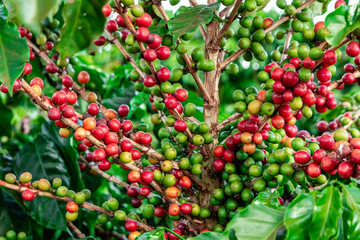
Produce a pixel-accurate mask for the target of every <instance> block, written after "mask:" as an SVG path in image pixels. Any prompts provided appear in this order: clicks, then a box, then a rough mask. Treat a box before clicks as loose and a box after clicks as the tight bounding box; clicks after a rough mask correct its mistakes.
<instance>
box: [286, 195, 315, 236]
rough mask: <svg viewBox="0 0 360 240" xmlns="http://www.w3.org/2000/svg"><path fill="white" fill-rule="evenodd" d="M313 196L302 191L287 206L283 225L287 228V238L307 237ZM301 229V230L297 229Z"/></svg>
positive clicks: (311, 214)
mask: <svg viewBox="0 0 360 240" xmlns="http://www.w3.org/2000/svg"><path fill="white" fill-rule="evenodd" d="M313 202H314V196H313V195H309V194H305V193H302V194H301V195H299V196H297V197H296V198H295V199H294V200H293V201H292V202H291V203H290V204H289V206H288V207H287V209H286V212H285V218H284V225H285V227H286V229H287V239H292V240H297V239H298V240H302V239H309V231H308V229H309V226H310V222H311V219H312V216H313V208H314V203H313ZM299 229H301V231H299Z"/></svg>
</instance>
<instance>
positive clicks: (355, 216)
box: [342, 186, 360, 239]
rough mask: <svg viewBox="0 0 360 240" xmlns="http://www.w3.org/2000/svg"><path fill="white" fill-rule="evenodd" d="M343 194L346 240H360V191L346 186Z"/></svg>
mask: <svg viewBox="0 0 360 240" xmlns="http://www.w3.org/2000/svg"><path fill="white" fill-rule="evenodd" d="M342 192H343V195H344V198H343V207H344V213H343V226H344V234H345V239H360V228H359V226H360V189H359V188H355V187H349V186H346V187H343V188H342Z"/></svg>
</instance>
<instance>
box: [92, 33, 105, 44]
mask: <svg viewBox="0 0 360 240" xmlns="http://www.w3.org/2000/svg"><path fill="white" fill-rule="evenodd" d="M105 43H106V38H105V36H103V35H101V36H100V37H99V38H98V39H95V40H94V44H95V45H96V46H103V45H104V44H105Z"/></svg>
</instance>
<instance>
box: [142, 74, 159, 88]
mask: <svg viewBox="0 0 360 240" xmlns="http://www.w3.org/2000/svg"><path fill="white" fill-rule="evenodd" d="M155 84H156V79H155V78H154V77H153V76H146V77H145V79H144V85H145V87H153V86H155Z"/></svg>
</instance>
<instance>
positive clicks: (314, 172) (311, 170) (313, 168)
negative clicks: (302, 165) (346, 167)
mask: <svg viewBox="0 0 360 240" xmlns="http://www.w3.org/2000/svg"><path fill="white" fill-rule="evenodd" d="M306 173H307V175H309V176H310V177H312V178H317V177H318V176H320V174H321V168H320V166H319V165H318V164H316V163H310V164H309V165H308V166H307V167H306Z"/></svg>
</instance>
